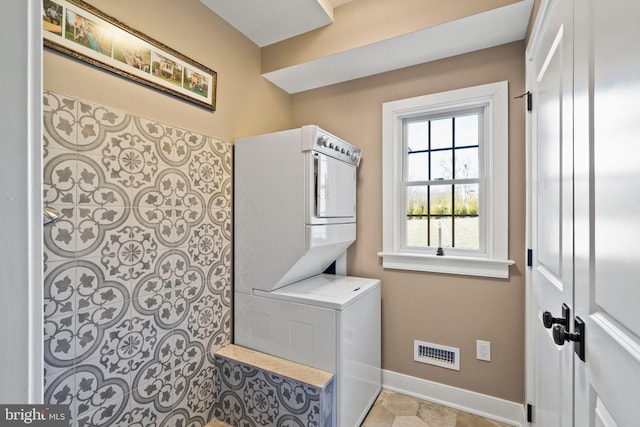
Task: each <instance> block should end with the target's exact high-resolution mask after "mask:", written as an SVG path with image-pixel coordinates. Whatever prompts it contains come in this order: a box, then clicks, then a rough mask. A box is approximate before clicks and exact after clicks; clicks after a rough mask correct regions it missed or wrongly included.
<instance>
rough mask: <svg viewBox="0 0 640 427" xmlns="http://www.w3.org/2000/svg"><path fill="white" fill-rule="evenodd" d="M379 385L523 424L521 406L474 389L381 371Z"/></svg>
mask: <svg viewBox="0 0 640 427" xmlns="http://www.w3.org/2000/svg"><path fill="white" fill-rule="evenodd" d="M382 388H383V389H385V390H389V391H394V392H397V393H401V394H406V395H407V396H412V397H416V398H418V399H422V400H428V401H430V402H434V403H438V404H441V405H445V406H449V407H450V408H454V409H459V410H461V411H465V412H469V413H472V414H475V415H479V416H481V417H485V418H489V419H492V420H496V421H500V422H502V423H505V424H510V425H513V426H518V427H522V426H527V425H528V424H527V422H526V418H525V410H524V405H523V404H521V403H516V402H511V401H509V400H504V399H500V398H497V397H493V396H488V395H486V394H481V393H476V392H474V391H469V390H464V389H461V388H456V387H451V386H448V385H445V384H439V383H436V382H433V381H428V380H423V379H421V378H416V377H411V376H409V375H404V374H400V373H397V372H393V371H387V370H386V369H383V370H382Z"/></svg>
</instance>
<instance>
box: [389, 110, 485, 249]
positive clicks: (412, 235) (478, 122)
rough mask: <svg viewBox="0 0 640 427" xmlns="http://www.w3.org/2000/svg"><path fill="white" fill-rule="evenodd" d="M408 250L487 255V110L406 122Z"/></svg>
mask: <svg viewBox="0 0 640 427" xmlns="http://www.w3.org/2000/svg"><path fill="white" fill-rule="evenodd" d="M402 126H403V132H402V135H403V146H404V150H403V151H404V153H405V158H404V159H403V166H404V168H403V172H402V182H401V186H402V191H403V194H404V195H405V197H404V201H405V209H404V211H405V212H406V217H405V219H404V221H403V227H402V228H403V229H404V233H402V235H403V236H404V239H403V240H402V241H401V242H400V246H401V248H402V249H404V250H410V251H417V252H420V251H421V250H424V249H427V248H437V247H439V246H440V245H441V246H442V247H443V248H447V249H449V251H450V252H456V251H460V250H463V251H475V252H484V250H485V247H484V244H485V242H484V240H485V239H484V234H485V233H484V230H483V227H481V220H480V218H481V216H482V211H481V209H480V208H481V206H482V203H481V195H482V192H483V188H482V183H483V179H482V177H483V174H484V172H483V165H484V162H483V161H482V158H483V150H482V147H483V139H484V108H474V109H471V110H462V111H453V112H450V113H449V114H443V113H439V114H438V115H437V116H433V115H432V116H429V115H425V116H418V117H410V118H405V119H403V120H402Z"/></svg>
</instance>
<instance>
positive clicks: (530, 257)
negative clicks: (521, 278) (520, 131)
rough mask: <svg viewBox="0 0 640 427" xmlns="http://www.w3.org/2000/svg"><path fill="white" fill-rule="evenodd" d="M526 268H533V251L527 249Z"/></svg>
mask: <svg viewBox="0 0 640 427" xmlns="http://www.w3.org/2000/svg"><path fill="white" fill-rule="evenodd" d="M527 267H533V249H527Z"/></svg>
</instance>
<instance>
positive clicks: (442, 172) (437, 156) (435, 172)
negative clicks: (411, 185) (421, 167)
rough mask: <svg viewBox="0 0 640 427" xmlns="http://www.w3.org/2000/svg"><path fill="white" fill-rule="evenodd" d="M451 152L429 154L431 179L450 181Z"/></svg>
mask: <svg viewBox="0 0 640 427" xmlns="http://www.w3.org/2000/svg"><path fill="white" fill-rule="evenodd" d="M452 166H453V150H444V151H432V152H431V179H432V180H436V179H451V178H452V176H451V173H452Z"/></svg>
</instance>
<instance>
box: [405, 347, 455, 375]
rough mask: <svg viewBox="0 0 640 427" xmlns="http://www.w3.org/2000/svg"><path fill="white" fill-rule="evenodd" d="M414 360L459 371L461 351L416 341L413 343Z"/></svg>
mask: <svg viewBox="0 0 640 427" xmlns="http://www.w3.org/2000/svg"><path fill="white" fill-rule="evenodd" d="M413 360H415V361H416V362H420V363H428V364H429V365H435V366H440V367H442V368H447V369H454V370H456V371H459V370H460V349H459V348H455V347H447V346H444V345H439V344H433V343H430V342H424V341H417V340H415V341H413Z"/></svg>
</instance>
